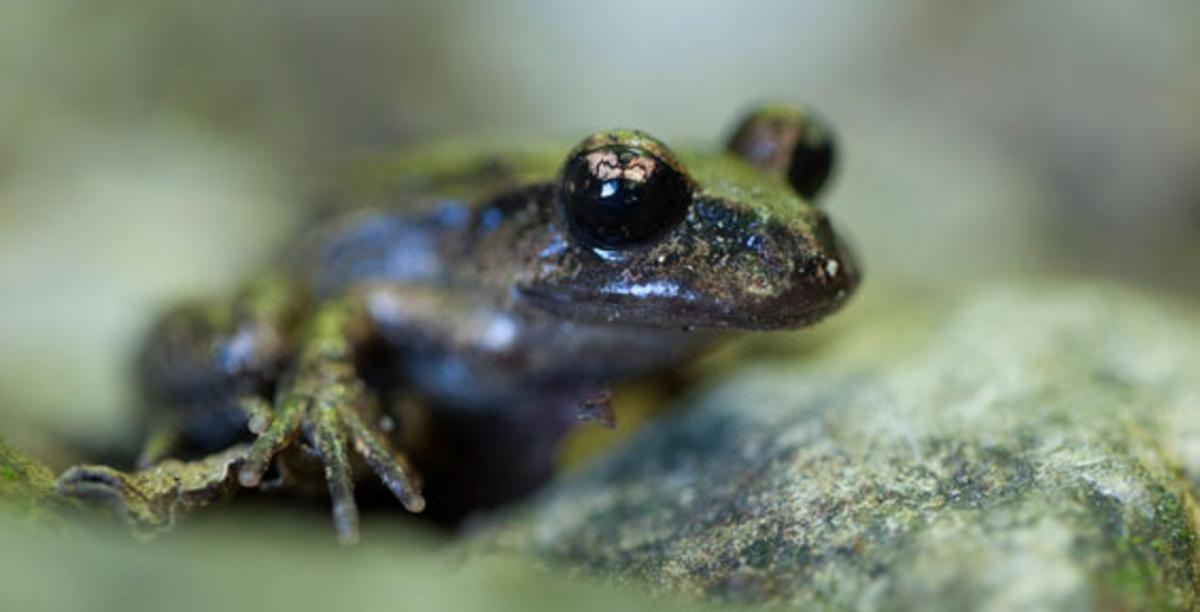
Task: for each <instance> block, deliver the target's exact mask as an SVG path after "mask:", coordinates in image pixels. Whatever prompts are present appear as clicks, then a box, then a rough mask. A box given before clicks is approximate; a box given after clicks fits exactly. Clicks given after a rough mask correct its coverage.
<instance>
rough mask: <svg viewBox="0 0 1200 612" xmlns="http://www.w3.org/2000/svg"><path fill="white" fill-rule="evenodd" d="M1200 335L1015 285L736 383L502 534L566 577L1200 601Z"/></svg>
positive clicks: (862, 604) (670, 586)
mask: <svg viewBox="0 0 1200 612" xmlns="http://www.w3.org/2000/svg"><path fill="white" fill-rule="evenodd" d="M1198 371H1200V328H1197V327H1196V326H1195V325H1194V324H1192V323H1190V322H1188V321H1186V320H1182V319H1180V318H1178V317H1172V316H1170V315H1169V314H1166V313H1164V312H1162V310H1161V309H1160V308H1159V307H1158V306H1157V305H1156V304H1155V303H1154V302H1152V301H1149V300H1147V299H1145V298H1139V297H1134V296H1130V295H1128V294H1125V293H1122V292H1119V291H1114V290H1112V289H1110V288H1091V289H1077V290H1064V289H1062V288H1055V287H1035V288H1026V289H1012V288H1004V289H992V290H984V291H980V292H978V293H977V294H976V297H974V298H973V299H971V300H969V301H967V302H965V303H962V304H958V305H955V306H951V307H942V308H937V309H933V310H930V311H927V312H919V311H914V310H913V309H911V308H908V309H902V310H901V311H900V314H894V315H891V316H884V317H879V318H878V320H876V321H874V322H863V321H858V322H857V325H856V327H855V331H854V332H852V333H848V334H846V335H843V336H841V337H840V338H839V340H838V343H837V345H836V346H835V347H832V350H830V351H829V352H828V353H826V354H825V355H824V356H823V357H822V358H821V359H820V360H819V361H816V362H812V361H805V360H796V359H792V360H790V361H784V362H781V363H779V364H777V365H774V366H772V365H769V364H763V363H760V364H759V365H757V366H754V367H750V368H746V369H744V370H742V371H741V372H736V373H734V374H733V375H732V376H731V377H730V378H729V379H728V380H725V381H723V382H722V383H721V384H720V385H719V386H717V387H716V388H714V389H711V390H709V391H707V392H705V393H703V394H701V395H700V396H699V397H697V398H696V399H695V400H694V401H692V402H690V404H691V405H690V406H689V407H688V409H687V410H681V411H679V412H677V413H676V414H677V416H676V417H674V418H672V419H670V420H668V421H663V422H660V423H658V424H657V425H655V426H652V428H651V429H650V430H648V431H646V432H644V435H642V436H641V437H640V438H638V439H637V440H636V441H635V442H634V443H633V444H632V445H630V446H629V447H628V448H626V449H624V450H623V451H621V452H619V453H618V454H616V455H615V456H612V457H610V458H609V459H607V460H605V461H602V462H601V463H600V464H599V465H597V466H596V467H595V468H594V469H591V470H589V471H586V472H584V473H582V474H579V475H577V476H576V477H574V478H572V479H570V480H568V481H565V482H562V483H560V484H559V485H557V486H556V487H555V488H553V489H551V490H549V491H547V492H546V493H545V494H544V495H543V496H542V497H540V498H538V499H536V500H535V501H534V502H533V503H532V504H531V505H530V506H529V508H528V509H527V510H525V511H524V512H523V513H521V514H519V515H517V516H515V517H513V518H512V519H510V520H509V521H508V522H507V523H506V524H502V525H500V526H499V528H498V529H497V530H496V531H494V532H492V533H490V534H488V535H487V536H486V538H485V542H486V543H487V545H488V546H498V547H500V548H502V549H505V550H517V551H523V552H525V553H528V554H531V555H534V556H536V557H537V558H538V559H540V560H542V561H543V562H545V563H547V564H549V565H552V566H555V567H575V568H579V569H581V570H584V571H586V572H587V573H589V574H594V575H599V576H602V577H607V578H616V579H618V580H620V581H621V582H626V581H632V582H634V583H636V584H642V585H645V586H646V587H648V588H652V589H656V590H657V589H665V590H670V591H676V592H680V593H684V594H687V595H689V596H691V597H694V598H704V599H717V600H723V601H736V602H746V603H751V602H753V603H764V602H770V603H776V604H787V605H789V606H795V607H798V608H801V609H863V610H901V609H923V610H931V609H932V610H963V609H1006V610H1007V609H1053V610H1091V609H1156V610H1173V609H1180V610H1187V609H1195V607H1196V606H1197V605H1200V514H1198V513H1197V505H1196V496H1197V494H1198V493H1200V488H1198V487H1197V486H1196V483H1197V482H1200V481H1198V480H1197V476H1198V475H1200V455H1197V454H1196V452H1195V449H1196V448H1197V447H1198V445H1200V379H1197V377H1196V372H1198Z"/></svg>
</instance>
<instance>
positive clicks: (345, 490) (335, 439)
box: [307, 406, 358, 544]
mask: <svg viewBox="0 0 1200 612" xmlns="http://www.w3.org/2000/svg"><path fill="white" fill-rule="evenodd" d="M307 433H308V437H309V443H310V444H312V446H313V448H315V449H316V450H317V453H318V454H319V455H320V456H321V461H322V463H324V464H325V482H326V484H327V485H328V486H329V498H330V499H331V500H332V501H333V525H334V528H335V529H337V533H338V540H339V541H340V542H341V543H342V544H353V543H355V542H357V541H358V505H357V504H356V503H355V502H354V480H353V476H352V474H351V473H350V456H349V454H348V453H347V451H346V436H345V432H344V431H342V427H341V423H340V422H339V420H338V415H337V413H336V412H335V411H334V410H333V409H332V408H330V407H327V406H322V407H320V408H318V416H317V417H316V419H315V420H314V422H313V423H312V427H311V429H310V430H309V431H308V432H307Z"/></svg>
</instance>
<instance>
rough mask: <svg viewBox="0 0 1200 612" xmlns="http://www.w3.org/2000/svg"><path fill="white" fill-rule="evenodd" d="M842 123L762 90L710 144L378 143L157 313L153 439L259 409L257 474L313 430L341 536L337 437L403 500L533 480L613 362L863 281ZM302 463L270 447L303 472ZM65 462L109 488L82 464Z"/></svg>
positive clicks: (522, 485) (185, 441)
mask: <svg viewBox="0 0 1200 612" xmlns="http://www.w3.org/2000/svg"><path fill="white" fill-rule="evenodd" d="M829 146H830V143H829V141H828V138H827V134H826V133H825V132H824V131H823V129H822V128H821V126H820V125H819V124H817V123H814V122H813V120H812V118H811V116H808V115H805V114H803V113H801V112H798V111H791V110H786V109H778V108H771V109H764V110H762V111H759V112H757V113H755V114H754V115H751V117H750V118H749V119H747V121H746V122H744V123H743V125H742V126H741V129H740V130H739V131H738V133H737V134H736V135H735V137H734V140H733V141H732V142H731V144H730V147H729V149H728V150H727V151H726V152H721V153H715V154H705V153H684V154H682V155H680V156H679V157H678V158H677V157H676V156H675V154H674V153H672V152H671V151H670V150H668V149H667V148H666V147H665V146H664V145H662V144H661V143H659V142H658V141H656V140H654V139H652V138H650V137H648V136H646V135H645V134H642V133H639V132H628V131H612V132H602V133H598V134H596V135H594V136H592V137H590V138H588V139H587V140H585V141H584V142H583V143H582V144H580V145H579V146H578V147H577V148H576V149H575V150H574V151H572V152H571V153H570V154H568V155H566V156H565V162H566V163H565V164H564V150H563V149H558V150H553V149H548V150H547V151H548V152H546V153H540V152H533V151H528V150H527V151H522V152H518V153H512V154H509V153H503V152H497V151H484V152H470V151H464V150H463V149H461V148H460V147H449V148H445V147H443V148H439V149H436V150H431V151H425V152H412V153H408V154H404V155H400V156H393V157H387V158H381V159H377V160H374V161H371V162H368V163H366V164H364V165H363V166H361V167H359V168H358V169H357V170H356V171H355V172H353V173H352V174H351V175H350V177H349V178H348V179H347V180H346V181H343V185H344V186H343V188H342V189H341V190H339V191H338V192H336V193H335V194H334V197H333V198H332V200H331V201H332V202H334V204H333V205H332V206H330V207H328V210H327V211H326V214H324V215H323V218H322V220H321V221H320V222H317V223H314V224H313V225H312V226H311V227H310V228H309V229H308V230H306V231H305V233H304V235H303V236H301V237H300V238H299V239H298V240H297V241H296V242H295V243H294V244H293V245H292V246H291V248H289V249H288V250H287V252H286V254H285V256H284V257H283V258H282V261H280V262H279V264H278V265H277V266H273V271H272V272H270V273H267V274H264V275H262V276H261V277H260V278H256V279H255V280H254V281H253V282H251V283H249V284H248V285H247V287H246V289H245V290H244V291H242V292H241V294H240V295H239V296H238V298H237V299H236V300H235V301H234V303H233V305H232V307H230V306H225V307H220V306H213V307H188V308H182V309H180V310H178V311H176V312H174V313H172V314H170V315H168V316H167V317H166V318H165V319H164V320H163V321H162V322H161V323H160V325H159V326H158V327H157V328H156V330H155V331H154V332H153V333H152V334H151V336H150V339H149V340H148V342H147V345H146V348H145V350H144V352H143V355H142V373H143V382H144V389H145V394H146V397H147V400H148V402H147V403H148V405H149V406H150V407H151V408H152V410H153V413H152V414H153V415H154V419H153V420H154V421H155V422H157V423H159V424H160V426H161V427H160V430H162V431H169V432H174V433H175V434H178V435H176V436H174V437H160V438H157V439H160V440H171V441H173V442H175V444H171V445H167V444H151V445H149V446H148V451H149V454H148V455H147V457H146V460H147V462H148V463H153V462H154V461H156V460H158V459H160V458H161V456H162V455H163V454H165V452H166V451H168V450H172V449H178V448H180V446H181V445H180V444H179V443H180V442H182V447H184V448H191V449H192V450H193V451H194V452H199V453H210V452H215V451H219V450H221V449H223V448H225V447H228V446H229V445H231V444H234V443H236V442H237V441H238V440H239V439H240V438H243V437H246V436H248V435H249V431H248V429H247V423H248V424H249V430H252V431H253V432H254V433H256V434H258V436H257V438H256V439H255V440H254V443H253V446H252V447H251V448H250V450H249V451H248V452H247V453H246V456H245V457H244V459H240V460H239V461H238V463H239V464H240V465H239V466H238V473H239V475H240V480H241V482H242V484H243V485H245V486H256V485H258V484H259V482H260V481H261V479H262V476H263V474H264V473H265V472H266V471H267V470H268V468H269V467H271V466H272V465H273V464H276V463H277V460H279V459H281V458H284V457H286V456H288V455H289V454H288V453H282V451H283V450H284V449H286V448H288V447H289V446H291V447H293V448H295V445H294V444H292V443H293V442H294V441H295V440H296V439H297V438H301V437H302V438H303V439H304V440H305V441H306V442H307V444H308V446H309V447H311V449H313V450H315V453H316V455H317V456H318V457H319V458H320V460H321V462H322V463H323V465H324V472H325V478H326V481H327V483H328V487H329V492H330V494H331V496H332V497H333V499H334V504H335V520H336V523H337V526H338V528H339V531H340V533H341V535H342V537H343V538H344V539H352V538H353V537H354V534H355V517H356V511H355V506H354V502H353V497H352V493H351V490H352V485H351V482H352V481H351V478H350V464H349V453H348V452H347V445H350V446H352V447H353V448H354V449H355V451H356V454H357V455H358V456H360V457H361V458H363V459H365V461H366V463H367V464H368V465H369V466H370V467H371V469H372V470H373V471H375V472H376V473H377V474H378V475H379V476H380V477H381V478H382V479H383V481H384V482H385V483H386V484H387V485H388V486H389V487H390V488H391V489H392V491H393V492H394V493H395V494H396V495H397V496H398V497H399V498H400V499H401V501H402V502H403V503H404V504H405V506H407V507H408V508H409V509H410V510H414V511H420V510H421V509H422V508H423V507H424V506H425V501H424V500H425V498H426V497H428V499H429V500H430V510H431V511H432V510H438V511H440V513H441V514H443V515H446V516H455V517H456V516H460V515H461V514H462V513H464V512H467V511H469V510H472V509H478V508H484V507H489V506H493V505H496V504H499V503H502V502H504V501H506V500H508V499H511V498H513V497H516V496H519V495H521V494H523V493H525V492H526V491H528V490H529V489H530V488H531V487H533V486H536V485H537V484H539V483H540V482H542V481H543V480H544V479H545V478H546V477H547V476H548V475H549V467H550V458H551V456H552V454H553V451H554V449H555V446H556V445H557V442H558V441H559V439H560V438H561V436H562V434H563V433H564V432H565V431H566V430H567V428H568V427H569V426H570V424H571V423H572V422H574V421H576V420H578V419H579V418H587V417H592V418H596V417H599V418H604V415H605V409H606V401H607V400H606V392H607V388H608V385H609V384H611V383H612V382H613V381H615V380H619V379H622V378H625V377H628V376H631V375H636V374H641V373H645V372H649V371H653V370H655V369H657V368H663V367H666V366H670V365H672V364H675V363H677V362H678V361H680V360H681V359H683V358H685V357H686V356H687V355H689V354H691V353H693V352H695V350H696V349H697V348H698V347H699V346H701V345H703V344H704V343H707V342H708V341H710V340H711V339H712V338H714V337H715V336H717V335H719V334H720V333H721V330H724V329H774V328H790V327H800V326H803V325H807V324H809V323H812V322H814V321H816V320H818V319H820V318H821V317H823V316H824V315H826V314H828V313H830V312H832V311H833V310H835V309H836V308H837V307H838V306H839V305H840V304H841V303H842V302H843V301H844V300H845V299H846V298H847V297H848V296H849V294H850V293H851V292H852V290H853V289H854V287H855V285H856V284H857V274H856V270H855V266H854V264H853V261H852V260H851V259H850V258H849V254H848V253H847V252H846V251H845V249H844V248H843V247H841V246H840V243H839V242H838V241H837V240H836V238H835V237H834V234H833V232H832V230H831V229H830V226H829V224H828V221H827V219H826V217H825V215H824V213H823V212H822V211H821V210H820V209H818V208H816V207H815V206H813V205H812V204H811V202H810V199H811V196H813V195H815V193H813V192H811V191H812V190H811V189H810V188H811V187H812V185H813V184H814V183H813V181H812V179H813V175H814V174H815V175H819V176H818V178H819V179H820V180H817V181H816V183H815V184H816V186H817V187H818V188H819V184H820V182H823V179H824V178H825V175H827V174H828V171H829V165H830V163H831V161H832V158H831V155H832V152H831V150H828V147H829ZM823 147H824V149H826V151H825V152H826V153H828V155H826V157H825V158H820V155H818V156H817V158H815V159H816V161H813V159H814V158H813V156H812V154H813V152H814V151H815V152H816V153H818V154H820V153H821V152H822V148H823ZM785 149H786V150H785ZM798 164H800V165H801V167H800V168H799V170H797V165H798ZM804 164H807V165H808V167H804ZM822 164H824V165H823V166H822ZM797 172H799V173H800V176H801V178H803V179H806V180H807V181H808V183H804V181H799V182H798V181H797V179H796V176H797ZM789 182H790V183H791V185H789ZM806 190H808V191H810V192H809V193H803V196H802V195H801V193H798V192H804V191H806ZM413 405H415V406H419V407H420V408H417V409H412V408H409V409H407V410H404V409H401V410H397V409H395V407H397V406H413ZM381 406H382V408H381ZM392 422H397V424H398V427H396V428H395V431H391V430H390V429H391V428H389V427H386V426H385V425H387V424H388V423H392ZM393 447H398V448H399V450H400V451H401V453H404V454H406V455H408V456H410V457H411V458H412V459H413V460H414V462H415V464H416V467H417V468H418V470H419V471H420V472H421V473H422V475H423V477H424V480H425V482H426V483H427V484H428V488H427V489H425V494H426V495H425V496H422V493H421V492H420V485H419V483H418V480H417V477H416V472H417V470H414V469H413V467H412V466H411V465H410V463H409V460H408V459H406V458H405V456H404V455H402V454H398V453H396V452H395V451H393V450H392V448H393ZM290 455H296V454H295V453H291V454H290ZM295 463H297V461H284V462H279V463H278V465H280V467H281V471H282V472H284V475H285V476H291V477H292V478H293V479H296V478H297V474H299V472H298V471H297V470H296V469H295V468H294V467H289V464H295ZM299 463H302V461H301V462H299ZM85 470H86V468H85ZM92 475H93V476H94V474H92ZM69 476H73V477H70V478H69V477H68V476H64V482H65V483H66V484H67V485H68V488H69V487H70V486H74V487H75V489H76V490H78V489H79V485H80V483H84V484H86V485H87V486H84V487H83V488H84V489H87V490H85V491H83V493H85V494H93V495H94V494H96V491H95V487H94V486H93V485H95V482H96V481H97V480H98V479H96V478H92V479H91V482H89V480H88V478H86V476H88V473H87V472H86V471H84V472H79V473H76V474H74V475H69ZM89 487H91V488H90V489H89Z"/></svg>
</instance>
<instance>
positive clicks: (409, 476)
mask: <svg viewBox="0 0 1200 612" xmlns="http://www.w3.org/2000/svg"><path fill="white" fill-rule="evenodd" d="M342 421H343V422H344V423H345V424H346V428H347V429H348V430H349V432H350V438H351V440H353V442H354V450H355V451H357V452H358V454H359V455H361V456H362V458H363V459H364V460H366V462H367V465H370V466H371V469H372V470H373V471H374V472H375V473H376V474H377V475H378V476H379V478H380V479H381V480H383V483H384V484H385V485H387V487H388V489H391V491H392V493H393V494H394V495H395V496H396V498H397V499H399V500H400V503H401V504H404V507H405V509H407V510H408V511H409V512H421V511H422V510H424V509H425V498H424V497H423V496H422V495H421V483H420V481H419V479H418V478H417V477H416V475H415V471H414V470H413V469H412V467H410V466H409V464H408V461H407V460H406V459H405V458H404V456H403V455H401V454H399V453H397V452H395V451H394V450H392V448H391V446H390V445H388V443H387V442H386V441H385V440H384V438H383V437H382V436H380V435H379V434H377V433H376V432H374V431H372V430H371V429H370V428H369V427H368V426H367V424H366V423H365V422H363V420H362V418H361V417H360V416H359V415H358V414H355V413H354V412H352V411H349V410H347V411H345V413H344V414H343V415H342Z"/></svg>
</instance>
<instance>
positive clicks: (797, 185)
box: [728, 106, 837, 201]
mask: <svg viewBox="0 0 1200 612" xmlns="http://www.w3.org/2000/svg"><path fill="white" fill-rule="evenodd" d="M728 150H729V151H730V152H731V153H733V154H735V155H737V156H739V157H741V158H742V159H745V160H746V161H748V162H750V163H751V164H753V165H755V166H758V167H759V168H762V169H763V170H766V171H768V172H772V173H778V174H781V175H783V177H784V178H786V179H787V181H788V183H789V184H790V185H791V186H792V189H794V190H795V191H796V193H798V194H800V195H801V196H802V197H804V198H805V199H806V200H809V201H812V200H815V199H816V197H817V196H818V195H820V193H821V189H822V188H823V187H824V186H825V183H826V182H828V180H829V177H830V175H831V174H833V170H834V165H835V163H836V161H837V148H836V146H835V142H834V137H833V130H831V129H830V128H829V126H828V124H826V123H825V121H824V120H823V119H821V117H820V116H819V115H817V114H816V113H814V112H812V111H811V110H807V109H803V110H802V109H796V108H792V107H787V106H768V107H764V108H761V109H758V110H756V111H754V112H753V113H751V114H750V115H749V116H747V117H746V118H745V119H744V120H743V121H742V123H741V124H740V125H738V128H737V130H735V131H734V134H733V137H732V138H730V140H729V146H728Z"/></svg>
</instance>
